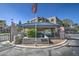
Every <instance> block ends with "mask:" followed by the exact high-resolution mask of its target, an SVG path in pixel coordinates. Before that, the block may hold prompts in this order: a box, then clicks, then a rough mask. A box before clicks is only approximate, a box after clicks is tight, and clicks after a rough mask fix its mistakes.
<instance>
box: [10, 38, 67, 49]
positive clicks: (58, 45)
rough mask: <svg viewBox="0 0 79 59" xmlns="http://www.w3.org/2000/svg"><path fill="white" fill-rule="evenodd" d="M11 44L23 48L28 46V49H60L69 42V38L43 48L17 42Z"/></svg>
mask: <svg viewBox="0 0 79 59" xmlns="http://www.w3.org/2000/svg"><path fill="white" fill-rule="evenodd" d="M10 44H11V45H13V46H15V47H21V48H27V49H50V48H52V49H58V48H61V47H63V46H65V45H67V44H68V40H67V39H65V40H64V42H61V43H59V44H56V45H50V46H48V47H42V48H35V47H26V46H22V45H16V44H13V43H10Z"/></svg>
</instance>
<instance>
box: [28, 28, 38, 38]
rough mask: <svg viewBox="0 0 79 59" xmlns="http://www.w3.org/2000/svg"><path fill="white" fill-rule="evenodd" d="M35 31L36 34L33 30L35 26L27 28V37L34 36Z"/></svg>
mask: <svg viewBox="0 0 79 59" xmlns="http://www.w3.org/2000/svg"><path fill="white" fill-rule="evenodd" d="M35 33H36V35H37V31H35V28H31V29H28V31H27V34H28V37H35Z"/></svg>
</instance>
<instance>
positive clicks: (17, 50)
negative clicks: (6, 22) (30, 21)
mask: <svg viewBox="0 0 79 59" xmlns="http://www.w3.org/2000/svg"><path fill="white" fill-rule="evenodd" d="M73 36H74V37H75V35H74V34H73V35H71V37H73ZM75 38H77V39H78V35H76V37H75ZM68 42H69V45H71V46H70V47H66V46H63V47H60V48H58V49H53V48H51V49H28V48H22V47H16V46H13V45H10V44H8V43H4V44H3V43H0V56H78V55H79V40H69V41H68Z"/></svg>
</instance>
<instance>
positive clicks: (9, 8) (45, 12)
mask: <svg viewBox="0 0 79 59" xmlns="http://www.w3.org/2000/svg"><path fill="white" fill-rule="evenodd" d="M35 16H36V17H38V16H39V17H45V18H49V17H53V16H57V17H58V18H59V19H61V20H63V19H65V18H68V19H71V20H72V21H73V22H74V23H79V4H75V3H74V4H73V3H71V4H68V3H65V4H64V3H60V4H58V3H49V4H48V3H38V6H37V13H36V14H35ZM35 16H34V14H33V13H32V4H31V3H0V20H6V23H7V24H8V25H10V24H11V19H13V21H14V22H15V23H18V22H19V21H21V22H22V23H25V22H27V21H28V20H32V18H34V17H35Z"/></svg>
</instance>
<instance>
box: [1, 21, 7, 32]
mask: <svg viewBox="0 0 79 59" xmlns="http://www.w3.org/2000/svg"><path fill="white" fill-rule="evenodd" d="M5 27H6V21H5V20H0V32H1V31H2V30H4V29H5Z"/></svg>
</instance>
